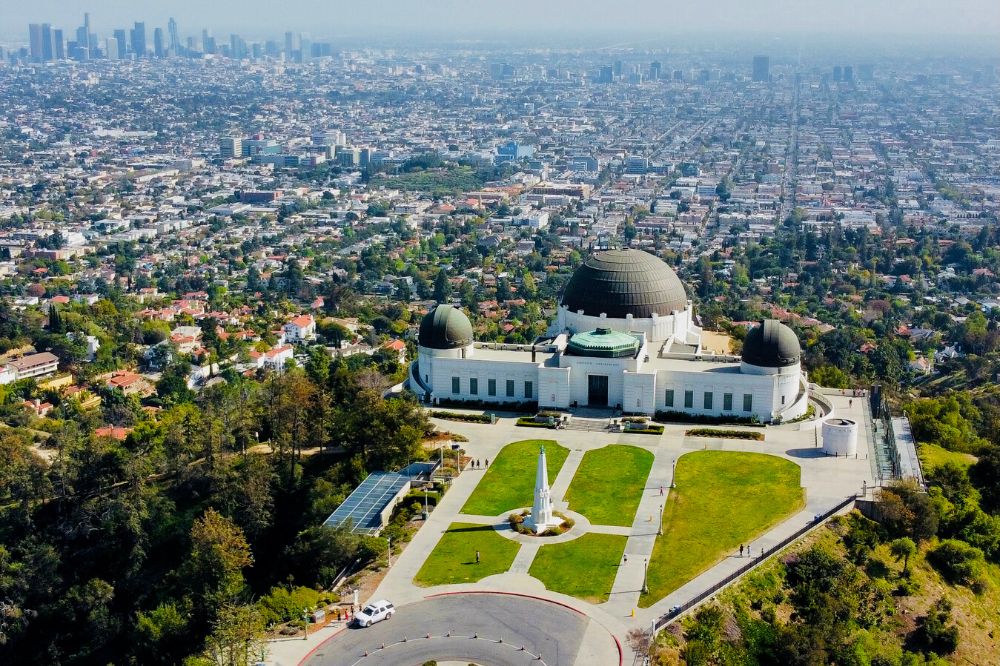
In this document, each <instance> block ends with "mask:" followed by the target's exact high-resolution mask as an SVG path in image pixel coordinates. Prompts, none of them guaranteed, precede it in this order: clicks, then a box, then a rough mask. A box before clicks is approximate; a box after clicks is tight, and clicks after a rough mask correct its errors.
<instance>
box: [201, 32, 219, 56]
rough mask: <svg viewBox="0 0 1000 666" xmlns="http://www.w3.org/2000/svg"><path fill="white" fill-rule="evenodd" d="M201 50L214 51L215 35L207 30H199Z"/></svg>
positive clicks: (203, 51) (205, 51)
mask: <svg viewBox="0 0 1000 666" xmlns="http://www.w3.org/2000/svg"><path fill="white" fill-rule="evenodd" d="M201 52H202V53H215V52H216V50H215V37H213V36H212V33H210V32H209V31H208V30H202V31H201Z"/></svg>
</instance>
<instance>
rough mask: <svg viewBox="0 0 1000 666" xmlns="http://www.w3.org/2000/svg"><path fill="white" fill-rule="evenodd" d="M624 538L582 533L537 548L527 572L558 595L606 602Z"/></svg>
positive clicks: (616, 569) (623, 546) (626, 539)
mask: <svg viewBox="0 0 1000 666" xmlns="http://www.w3.org/2000/svg"><path fill="white" fill-rule="evenodd" d="M626 541H628V537H625V536H619V535H617V534H596V533H589V534H584V535H583V536H581V537H580V538H579V539H574V540H573V541H567V542H565V543H554V544H549V545H546V546H542V547H541V548H539V549H538V554H537V555H535V559H534V561H532V563H531V569H529V570H528V573H529V574H531V575H532V576H534V577H535V578H537V579H538V580H540V581H542V582H543V583H545V587H546V588H547V589H549V590H552V591H553V592H561V593H563V594H568V595H570V596H573V597H576V598H577V599H583V600H584V601H589V602H590V603H593V604H599V603H601V602H604V601H607V600H608V595H609V594H610V593H611V586H612V585H614V582H615V576H617V575H618V566H619V565H620V564H621V560H622V553H624V552H625V542H626Z"/></svg>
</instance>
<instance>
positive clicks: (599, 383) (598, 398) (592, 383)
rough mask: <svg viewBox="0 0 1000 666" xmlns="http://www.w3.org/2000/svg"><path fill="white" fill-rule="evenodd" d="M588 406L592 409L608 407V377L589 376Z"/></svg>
mask: <svg viewBox="0 0 1000 666" xmlns="http://www.w3.org/2000/svg"><path fill="white" fill-rule="evenodd" d="M587 404H588V405H590V406H591V407H607V406H608V376H607V375H587Z"/></svg>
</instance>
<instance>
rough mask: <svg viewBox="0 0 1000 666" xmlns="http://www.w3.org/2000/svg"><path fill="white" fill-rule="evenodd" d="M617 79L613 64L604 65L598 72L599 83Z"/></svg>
mask: <svg viewBox="0 0 1000 666" xmlns="http://www.w3.org/2000/svg"><path fill="white" fill-rule="evenodd" d="M614 80H615V70H614V68H613V67H612V66H611V65H604V66H603V67H601V69H600V70H599V71H598V72H597V82H598V83H611V82H612V81H614Z"/></svg>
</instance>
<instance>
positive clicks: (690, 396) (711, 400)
mask: <svg viewBox="0 0 1000 666" xmlns="http://www.w3.org/2000/svg"><path fill="white" fill-rule="evenodd" d="M663 402H664V404H665V405H666V407H667V408H668V409H669V408H670V407H673V406H674V390H673V389H667V392H666V396H665V397H664V401H663ZM714 404H715V394H714V393H712V392H711V391H705V393H704V395H703V396H702V399H701V406H702V409H706V410H709V409H713V405H714ZM684 409H694V391H684ZM722 411H724V412H731V411H733V394H732V393H723V394H722ZM743 411H744V412H752V411H753V394H752V393H744V394H743Z"/></svg>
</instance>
